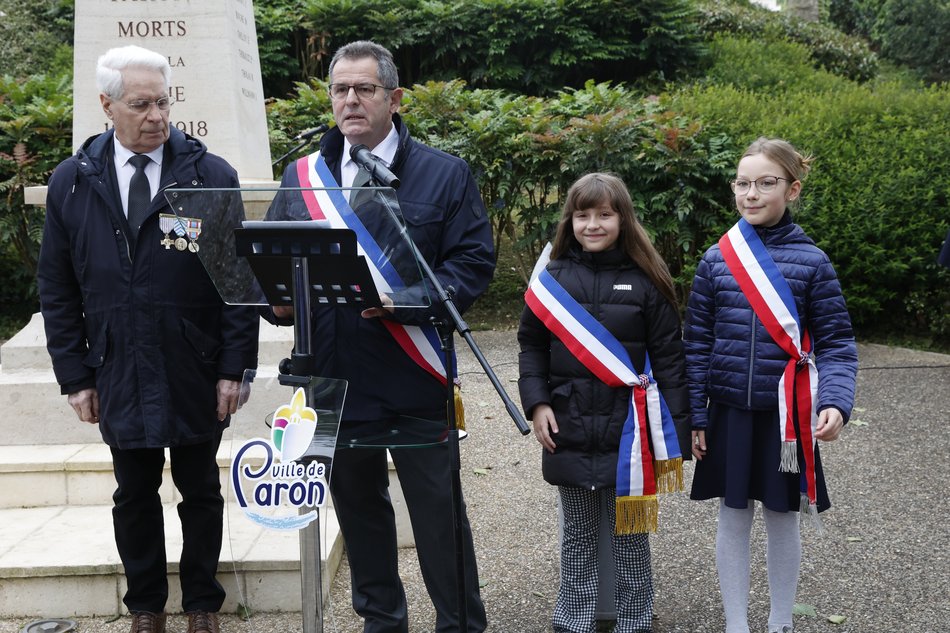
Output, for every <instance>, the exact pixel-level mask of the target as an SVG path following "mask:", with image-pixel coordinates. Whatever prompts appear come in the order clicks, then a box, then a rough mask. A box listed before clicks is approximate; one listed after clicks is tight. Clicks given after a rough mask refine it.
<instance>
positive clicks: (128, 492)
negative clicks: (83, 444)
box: [112, 434, 225, 613]
mask: <svg viewBox="0 0 950 633" xmlns="http://www.w3.org/2000/svg"><path fill="white" fill-rule="evenodd" d="M220 443H221V436H220V434H219V435H218V437H217V438H216V439H214V440H211V441H208V442H203V443H201V444H193V445H189V446H176V447H172V448H171V449H170V453H171V471H172V480H173V481H174V482H175V487H176V488H178V491H179V492H180V493H181V497H182V501H181V502H180V503H179V504H178V516H179V517H180V518H181V531H182V542H183V545H182V552H181V560H180V562H179V574H180V579H181V593H182V607H183V608H184V610H185V611H186V612H188V611H208V612H217V611H218V610H219V609H220V608H221V604H222V603H223V602H224V596H225V592H224V588H223V587H222V586H221V584H220V583H219V582H218V581H217V579H216V578H215V574H216V572H217V569H218V557H219V556H220V554H221V538H222V529H223V528H222V526H223V520H224V499H223V498H222V496H221V483H220V479H219V474H218V464H217V461H216V459H215V455H216V454H217V451H218V445H219V444H220ZM112 463H113V471H114V472H115V479H116V483H117V484H118V487H117V488H116V491H115V494H114V495H113V496H112V500H113V502H114V504H115V505H114V507H113V508H112V522H113V526H114V528H115V543H116V546H117V548H118V550H119V558H121V559H122V565H123V566H124V567H125V577H126V581H127V583H128V591H126V593H125V597H124V598H123V601H124V602H125V606H126V607H128V609H129V611H133V612H135V611H151V612H154V613H159V612H161V611H164V610H165V602H166V601H167V600H168V577H167V561H166V558H165V524H164V519H163V517H162V502H161V498H160V496H159V494H158V489H159V486H161V484H162V469H163V468H164V466H165V452H164V449H161V448H142V449H129V450H120V449H116V448H113V449H112Z"/></svg>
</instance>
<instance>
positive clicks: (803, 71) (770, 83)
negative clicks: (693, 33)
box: [700, 34, 847, 92]
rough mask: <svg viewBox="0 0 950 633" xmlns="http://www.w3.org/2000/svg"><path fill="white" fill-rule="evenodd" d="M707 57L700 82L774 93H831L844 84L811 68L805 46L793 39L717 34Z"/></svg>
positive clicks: (825, 72) (835, 76) (824, 71)
mask: <svg viewBox="0 0 950 633" xmlns="http://www.w3.org/2000/svg"><path fill="white" fill-rule="evenodd" d="M710 58H711V59H712V60H713V61H712V65H711V66H710V68H708V69H707V70H706V72H705V75H704V76H703V78H702V79H701V80H700V82H701V83H706V84H732V85H734V86H737V87H740V88H745V89H747V90H751V91H774V92H785V91H795V90H812V91H815V92H830V91H832V90H837V89H838V88H840V87H842V86H843V85H845V84H847V80H846V79H843V78H841V77H839V76H837V75H833V74H831V73H829V72H828V71H826V70H821V69H818V70H815V69H813V68H812V62H811V59H810V53H809V51H808V48H807V47H805V46H804V45H803V44H798V43H796V42H788V41H785V40H777V41H763V40H754V39H748V38H746V37H736V36H731V35H725V34H716V35H715V36H713V39H712V41H711V42H710Z"/></svg>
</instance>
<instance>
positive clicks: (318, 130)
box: [294, 123, 330, 141]
mask: <svg viewBox="0 0 950 633" xmlns="http://www.w3.org/2000/svg"><path fill="white" fill-rule="evenodd" d="M329 129H330V126H329V125H327V124H326V123H323V124H321V125H318V126H317V127H313V128H310V129H309V130H304V131H303V132H301V133H300V134H298V135H297V136H295V137H294V140H295V141H304V140H306V141H309V140H310V139H312V138H313V137H314V136H316V135H317V134H323V133H324V132H326V131H327V130H329Z"/></svg>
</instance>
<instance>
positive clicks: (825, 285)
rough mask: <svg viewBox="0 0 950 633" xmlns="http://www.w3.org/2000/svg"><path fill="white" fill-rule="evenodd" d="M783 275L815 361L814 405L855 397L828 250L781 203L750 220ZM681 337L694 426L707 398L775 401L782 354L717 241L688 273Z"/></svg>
mask: <svg viewBox="0 0 950 633" xmlns="http://www.w3.org/2000/svg"><path fill="white" fill-rule="evenodd" d="M756 232H757V233H758V235H759V237H760V239H761V240H762V242H763V243H764V244H765V247H766V249H767V250H768V252H769V255H771V256H772V259H773V260H774V261H775V263H776V265H777V266H778V269H779V270H780V271H781V273H782V276H783V277H785V279H786V280H787V281H788V285H789V287H790V288H791V291H792V294H793V295H794V297H795V305H796V308H797V309H798V315H799V318H800V320H801V323H802V326H803V327H805V328H807V329H808V330H809V331H810V333H811V336H812V340H813V343H814V345H813V349H814V354H815V361H816V365H817V367H818V401H817V403H816V410H817V411H821V410H822V409H825V408H828V407H835V408H837V409H839V410H840V411H841V413H842V415H843V416H844V419H845V422H847V421H848V418H849V417H850V415H851V408H852V406H853V404H854V386H855V376H856V374H857V364H858V356H857V348H856V346H855V341H854V333H853V331H852V329H851V318H850V316H849V315H848V309H847V307H846V306H845V301H844V297H843V296H842V294H841V285H840V284H839V283H838V277H837V275H836V274H835V271H834V268H833V267H832V265H831V262H830V261H829V259H828V256H827V255H826V254H825V253H824V252H823V251H821V250H820V249H819V248H818V247H817V246H815V243H814V242H813V241H812V240H811V238H809V237H808V236H807V235H806V234H805V232H804V231H803V230H802V229H801V227H799V226H798V225H797V224H795V223H794V222H792V220H791V216H790V215H789V213H788V212H787V211H786V213H785V216H784V217H783V218H782V220H780V221H779V222H778V224H776V225H775V226H772V227H768V228H759V227H756ZM683 339H684V341H685V344H686V359H687V363H686V367H687V373H688V377H689V386H690V405H691V407H692V415H693V427H694V428H705V427H706V424H707V416H706V405H707V399H708V400H709V401H713V402H718V403H723V404H726V405H729V406H731V407H735V408H738V409H746V410H760V411H768V410H772V409H776V410H777V409H778V383H779V379H780V378H781V376H782V371H783V370H784V368H785V365H786V363H787V361H788V354H786V353H785V351H783V350H782V349H781V348H780V347H779V346H778V345H777V344H776V343H775V342H774V341H773V340H772V337H771V335H770V334H769V333H768V332H767V331H766V329H765V327H764V326H763V325H762V323H761V322H760V321H759V319H758V318H757V317H756V315H755V312H754V311H753V310H752V306H751V305H750V304H749V302H748V300H747V299H746V297H745V295H744V294H743V293H742V292H741V291H740V290H739V284H738V283H737V282H736V279H735V277H733V276H732V273H731V272H729V268H728V267H727V266H726V263H725V261H724V260H723V256H722V252H721V251H720V250H719V246H718V244H717V245H714V246H712V247H710V248H709V250H707V251H706V254H705V255H704V256H703V258H702V260H701V261H700V262H699V266H698V267H697V269H696V276H695V278H694V279H693V288H692V292H691V293H690V297H689V303H688V306H687V309H686V326H685V329H684V334H683Z"/></svg>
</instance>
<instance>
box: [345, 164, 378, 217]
mask: <svg viewBox="0 0 950 633" xmlns="http://www.w3.org/2000/svg"><path fill="white" fill-rule="evenodd" d="M370 184H371V183H370V173H369V172H368V171H367V170H366V169H364V168H363V167H360V170H359V171H358V172H356V176H355V177H354V178H353V184H352V185H351V186H352V187H354V188H353V189H351V190H350V208H351V209H353V210H354V211H355V210H356V209H357V208H358V207H360V206H362V205H363V204H364V203H365V202H366V201H367V200H371V199H372V197H373V192H372V191H360V190H359V189H357V187H366V186H368V185H370Z"/></svg>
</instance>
